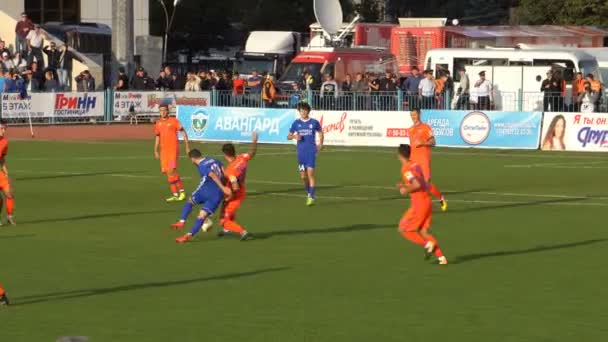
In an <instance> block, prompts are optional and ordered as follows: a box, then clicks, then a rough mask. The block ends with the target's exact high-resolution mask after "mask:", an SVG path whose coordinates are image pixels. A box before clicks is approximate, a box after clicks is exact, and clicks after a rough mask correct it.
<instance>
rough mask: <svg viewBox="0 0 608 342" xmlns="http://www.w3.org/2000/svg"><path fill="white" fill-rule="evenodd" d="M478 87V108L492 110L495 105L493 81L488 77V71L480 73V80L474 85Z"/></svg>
mask: <svg viewBox="0 0 608 342" xmlns="http://www.w3.org/2000/svg"><path fill="white" fill-rule="evenodd" d="M474 87H475V88H477V109H478V110H490V109H491V108H492V106H493V105H494V95H493V89H492V83H491V82H490V81H489V80H487V79H486V72H485V70H484V71H481V72H480V73H479V80H478V81H477V82H475V85H474Z"/></svg>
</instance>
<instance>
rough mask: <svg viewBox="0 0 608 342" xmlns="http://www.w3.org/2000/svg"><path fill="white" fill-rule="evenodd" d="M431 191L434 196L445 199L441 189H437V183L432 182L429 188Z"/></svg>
mask: <svg viewBox="0 0 608 342" xmlns="http://www.w3.org/2000/svg"><path fill="white" fill-rule="evenodd" d="M429 192H430V193H431V195H433V197H435V198H437V199H438V200H441V199H443V195H442V194H441V192H440V191H439V189H437V187H436V186H435V184H431V186H430V188H429Z"/></svg>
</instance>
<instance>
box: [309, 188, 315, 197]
mask: <svg viewBox="0 0 608 342" xmlns="http://www.w3.org/2000/svg"><path fill="white" fill-rule="evenodd" d="M308 197H310V198H312V199H315V187H314V186H309V187H308Z"/></svg>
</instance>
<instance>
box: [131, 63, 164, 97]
mask: <svg viewBox="0 0 608 342" xmlns="http://www.w3.org/2000/svg"><path fill="white" fill-rule="evenodd" d="M163 72H164V71H161V74H162V73H163ZM159 79H160V78H159ZM129 88H131V90H139V91H149V90H154V89H155V88H156V89H161V87H160V85H159V84H154V80H153V79H152V78H150V77H149V76H148V74H147V73H146V69H144V68H143V67H141V66H140V67H138V68H137V69H135V76H133V78H132V79H131V85H130V87H129ZM161 90H162V89H161Z"/></svg>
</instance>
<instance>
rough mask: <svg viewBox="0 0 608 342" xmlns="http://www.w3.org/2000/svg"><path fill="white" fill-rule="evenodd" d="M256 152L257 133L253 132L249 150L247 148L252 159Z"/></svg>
mask: <svg viewBox="0 0 608 342" xmlns="http://www.w3.org/2000/svg"><path fill="white" fill-rule="evenodd" d="M257 152H258V133H257V132H253V134H251V150H249V157H250V158H252V159H253V157H255V154H256V153H257Z"/></svg>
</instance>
